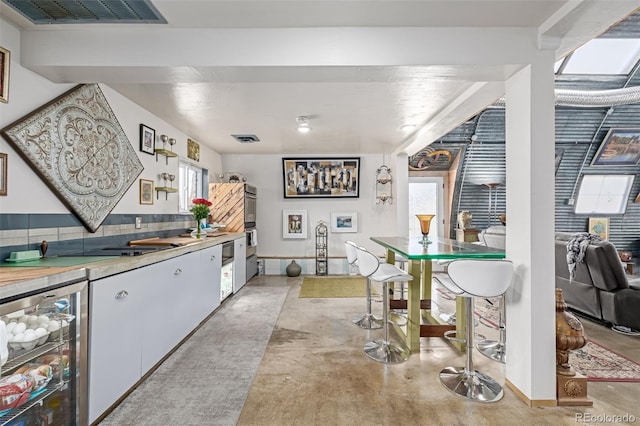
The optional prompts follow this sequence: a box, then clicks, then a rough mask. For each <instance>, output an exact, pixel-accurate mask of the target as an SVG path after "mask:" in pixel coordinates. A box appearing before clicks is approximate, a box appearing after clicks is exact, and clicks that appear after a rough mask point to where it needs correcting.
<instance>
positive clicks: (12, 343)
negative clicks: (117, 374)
mask: <svg viewBox="0 0 640 426" xmlns="http://www.w3.org/2000/svg"><path fill="white" fill-rule="evenodd" d="M86 289H87V282H86V281H82V282H79V283H74V284H70V285H66V286H63V287H59V288H56V289H53V290H48V291H44V292H40V293H36V294H31V295H27V296H17V297H16V298H13V299H11V300H8V301H7V300H5V301H3V303H2V304H1V305H0V364H1V367H0V425H11V426H31V425H38V426H50V425H64V426H68V425H85V424H86V423H87V417H86V395H87V386H86V371H87V370H86V366H87V362H86V361H87V356H86V339H87V338H86V329H87V325H86V314H87V291H86Z"/></svg>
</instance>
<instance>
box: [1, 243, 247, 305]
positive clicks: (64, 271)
mask: <svg viewBox="0 0 640 426" xmlns="http://www.w3.org/2000/svg"><path fill="white" fill-rule="evenodd" d="M244 237H245V233H244V232H238V233H228V234H226V235H221V236H217V237H208V238H206V239H203V240H192V241H190V242H189V244H187V245H185V246H182V247H173V248H170V249H166V250H160V251H157V252H151V253H147V254H144V255H141V256H122V257H103V258H100V259H97V258H95V257H90V258H84V260H83V258H82V257H77V258H57V259H67V260H66V261H65V262H68V263H67V265H68V266H65V265H62V266H59V265H60V264H61V262H54V261H51V262H48V264H49V265H51V266H49V265H47V262H39V263H38V266H24V265H23V266H21V267H15V265H14V266H11V265H9V264H3V265H0V300H1V299H6V298H9V297H14V296H18V295H21V294H25V293H30V292H34V291H39V290H44V289H47V288H50V287H54V286H59V285H63V284H68V283H72V282H77V281H82V280H86V279H88V280H89V281H93V280H97V279H100V278H104V277H108V276H111V275H116V274H119V273H122V272H126V271H130V270H132V269H137V268H141V267H143V266H147V265H151V264H153V263H157V262H162V261H164V260H167V259H171V258H174V257H177V256H181V255H184V254H187V253H191V252H193V251H198V250H202V249H204V248H207V247H212V246H215V245H218V244H223V243H226V242H228V241H233V240H235V239H238V238H244ZM51 259H54V258H51Z"/></svg>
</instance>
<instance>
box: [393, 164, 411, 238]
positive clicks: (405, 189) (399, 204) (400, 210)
mask: <svg viewBox="0 0 640 426" xmlns="http://www.w3.org/2000/svg"><path fill="white" fill-rule="evenodd" d="M392 172H393V180H394V183H393V204H394V205H395V207H396V214H397V220H396V223H397V224H398V225H397V229H396V231H397V233H396V235H409V156H408V155H407V154H406V153H404V152H400V153H397V154H395V155H394V156H393V169H392Z"/></svg>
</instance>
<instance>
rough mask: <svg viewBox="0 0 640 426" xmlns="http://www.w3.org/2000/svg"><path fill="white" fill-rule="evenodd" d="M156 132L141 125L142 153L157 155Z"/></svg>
mask: <svg viewBox="0 0 640 426" xmlns="http://www.w3.org/2000/svg"><path fill="white" fill-rule="evenodd" d="M155 148H156V131H155V130H154V129H152V128H151V127H149V126H145V125H144V124H140V151H142V152H146V153H147V154H151V155H153V154H155Z"/></svg>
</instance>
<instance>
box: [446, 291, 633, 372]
mask: <svg viewBox="0 0 640 426" xmlns="http://www.w3.org/2000/svg"><path fill="white" fill-rule="evenodd" d="M435 290H436V293H435V297H437V298H438V299H439V303H441V304H443V305H446V306H447V309H450V310H455V305H454V304H453V301H454V300H455V294H453V293H451V292H450V291H448V290H447V289H443V288H440V287H435ZM475 312H476V316H477V317H478V319H479V321H480V323H482V324H484V325H486V326H489V327H492V328H497V323H498V299H497V298H491V299H482V300H481V299H477V300H476V302H475ZM569 364H570V365H571V366H572V367H573V368H574V370H576V371H577V372H578V373H580V374H582V375H583V376H585V377H587V380H588V381H590V382H640V364H638V363H636V362H634V361H632V360H630V359H628V358H626V357H624V356H622V355H620V354H618V353H616V352H614V351H612V350H611V349H609V348H606V347H604V346H602V345H600V344H598V343H596V342H593V341H589V342H587V344H586V345H585V346H584V347H583V348H581V349H577V350H575V351H572V352H571V353H570V354H569Z"/></svg>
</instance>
